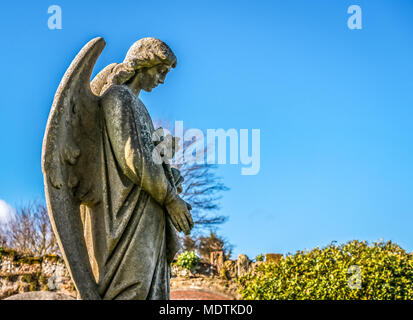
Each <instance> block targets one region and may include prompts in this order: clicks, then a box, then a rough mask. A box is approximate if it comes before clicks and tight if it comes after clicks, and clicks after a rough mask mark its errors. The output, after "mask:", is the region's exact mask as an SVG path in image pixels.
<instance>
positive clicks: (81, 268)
mask: <svg viewBox="0 0 413 320" xmlns="http://www.w3.org/2000/svg"><path fill="white" fill-rule="evenodd" d="M104 47H105V41H104V40H103V38H100V37H99V38H95V39H93V40H91V41H90V42H88V43H87V44H86V45H85V46H84V47H83V48H82V50H81V51H80V52H79V53H78V55H77V56H76V58H75V59H74V60H73V62H72V63H71V65H70V67H69V68H68V70H67V71H66V73H65V75H64V76H63V79H62V80H61V82H60V85H59V88H58V89H57V92H56V94H55V97H54V101H53V105H52V108H51V111H50V115H49V119H48V122H47V127H46V133H45V136H44V141H43V153H42V171H43V175H44V183H45V193H46V201H47V206H48V211H49V216H50V220H51V223H52V227H53V229H54V232H55V234H56V236H57V239H58V242H59V246H60V249H61V252H62V254H63V257H64V259H65V262H66V265H67V266H68V268H69V271H70V273H71V276H72V279H73V280H74V282H75V284H76V287H77V290H78V293H79V295H80V298H82V299H99V296H98V295H97V293H96V292H97V291H96V282H95V280H94V278H93V275H92V271H91V267H90V263H89V258H88V253H87V248H86V244H85V240H84V236H83V225H82V219H81V212H80V205H81V204H86V205H89V206H93V205H95V204H97V203H99V202H100V198H99V192H97V190H98V189H99V185H100V181H99V179H94V176H96V175H95V173H96V172H98V170H99V169H100V166H101V163H102V160H101V149H102V148H101V146H100V144H101V139H100V137H101V121H102V118H101V115H100V114H101V112H99V108H100V107H99V103H98V101H99V98H98V97H97V96H95V95H94V94H93V93H92V92H91V89H90V76H91V73H92V70H93V67H94V65H95V63H96V60H97V58H98V57H99V55H100V53H101V52H102V50H103V48H104Z"/></svg>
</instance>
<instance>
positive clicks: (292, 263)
mask: <svg viewBox="0 0 413 320" xmlns="http://www.w3.org/2000/svg"><path fill="white" fill-rule="evenodd" d="M238 281H239V285H240V293H241V295H242V297H243V298H244V299H247V300H274V299H317V300H318V299H368V300H370V299H374V300H382V299H413V260H412V257H411V256H410V255H409V254H408V253H407V252H406V251H405V250H403V249H402V248H400V247H399V246H398V245H396V244H394V243H392V242H385V243H384V242H375V243H374V244H372V245H369V244H368V243H367V242H360V241H356V240H355V241H351V242H348V243H346V244H343V245H341V246H338V245H335V244H333V243H332V244H330V245H329V246H327V247H325V248H323V249H319V248H318V247H317V248H315V249H313V250H311V251H305V252H304V251H299V252H297V253H296V254H294V255H291V254H290V255H287V256H286V257H285V258H284V259H282V260H281V261H280V262H279V263H277V264H274V263H261V264H260V265H258V266H257V267H256V268H255V270H254V271H253V272H251V273H249V274H246V275H245V276H243V277H241V278H240V279H239V280H238Z"/></svg>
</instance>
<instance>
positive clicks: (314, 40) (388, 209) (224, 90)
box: [0, 0, 413, 257]
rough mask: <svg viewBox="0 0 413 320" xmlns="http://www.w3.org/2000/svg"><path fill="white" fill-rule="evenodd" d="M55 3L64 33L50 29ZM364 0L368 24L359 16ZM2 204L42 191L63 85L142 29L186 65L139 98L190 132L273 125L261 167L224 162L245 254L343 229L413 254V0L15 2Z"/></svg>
mask: <svg viewBox="0 0 413 320" xmlns="http://www.w3.org/2000/svg"><path fill="white" fill-rule="evenodd" d="M52 4H58V5H60V6H61V8H62V11H63V12H62V13H63V29H62V30H49V29H48V28H47V19H48V17H49V15H48V13H47V8H48V7H49V6H50V5H52ZM352 4H358V5H360V6H361V8H362V14H363V16H362V17H363V29H362V30H350V29H348V27H347V18H348V17H349V15H348V14H347V8H348V7H349V6H350V5H352ZM0 27H1V28H0V35H1V37H0V38H1V41H2V48H1V49H2V50H1V53H0V54H1V59H0V67H1V71H2V76H1V77H0V84H1V88H2V90H1V94H0V150H1V157H0V199H2V200H4V201H6V202H7V203H9V204H11V205H13V206H17V205H19V204H22V203H25V202H27V201H29V200H33V199H36V198H38V199H42V198H43V196H44V191H43V178H42V173H41V167H40V156H41V144H42V138H43V134H44V129H45V125H46V121H47V117H48V114H49V111H50V106H51V104H52V100H53V96H54V93H55V91H56V88H57V86H58V84H59V81H60V79H61V77H62V75H63V73H64V72H65V70H66V68H67V67H68V65H69V64H70V62H71V60H72V59H73V57H74V56H75V55H76V53H77V52H78V51H79V50H80V48H81V47H82V46H83V45H84V44H85V43H86V42H87V41H88V40H90V39H91V38H93V37H95V36H103V37H104V38H105V40H106V42H107V46H106V48H105V50H104V52H103V54H102V56H101V57H100V59H99V61H98V64H97V66H96V69H95V72H96V71H97V70H100V69H101V68H103V67H104V66H106V65H107V64H109V63H112V62H120V61H122V59H123V57H124V55H125V53H126V51H127V49H128V48H129V46H130V45H131V44H132V43H133V42H134V41H136V40H138V39H140V38H142V37H145V36H154V37H158V38H160V39H162V40H164V41H165V42H167V43H168V44H169V45H170V46H171V48H172V49H173V50H174V51H175V53H176V55H177V56H178V67H177V68H176V69H175V70H173V71H172V72H171V73H170V74H169V75H168V77H167V79H166V85H164V86H161V87H159V88H157V89H155V90H154V91H153V92H152V93H151V94H143V95H142V99H143V101H144V102H145V104H146V105H147V107H148V109H149V111H150V112H151V114H152V116H153V118H166V119H177V120H183V121H184V123H185V126H186V127H196V128H201V129H204V130H206V129H208V128H224V129H229V128H235V129H243V128H245V129H252V128H256V129H260V130H261V170H260V173H259V174H258V175H256V176H242V175H241V174H240V171H241V170H240V169H241V165H240V166H237V165H232V166H231V165H226V166H220V167H219V169H218V174H219V175H221V176H222V177H223V179H224V182H225V183H226V185H227V186H228V187H230V188H231V190H230V191H229V192H226V193H225V194H224V198H223V199H222V213H223V214H225V215H228V216H229V221H228V222H227V223H226V224H225V225H224V226H222V227H221V229H220V233H221V234H223V235H224V236H226V237H227V238H228V239H229V240H230V241H231V242H232V243H233V244H234V245H235V251H234V253H235V254H239V253H246V254H248V255H249V256H250V257H255V255H257V254H259V253H266V252H276V253H277V252H278V253H287V252H295V251H296V250H301V249H305V248H309V249H310V248H312V247H315V246H317V245H319V246H324V245H326V244H328V243H329V242H331V241H333V240H336V241H338V242H345V241H348V240H351V239H360V240H369V241H374V240H377V239H380V238H383V239H384V240H393V241H395V242H397V243H398V244H400V245H401V246H402V247H404V248H405V249H406V250H409V251H413V233H412V231H411V230H412V228H413V214H412V210H413V196H412V195H413V130H412V128H413V77H412V75H413V44H412V41H413V2H412V1H409V0H404V1H402V0H387V1H384V0H383V1H380V0H370V1H341V0H336V1H330V0H324V1H321V0H315V1H306V0H302V1H294V0H289V1H260V2H255V1H155V2H152V1H151V2H149V1H136V0H134V1H19V2H8V3H7V4H3V5H2V10H1V11H0Z"/></svg>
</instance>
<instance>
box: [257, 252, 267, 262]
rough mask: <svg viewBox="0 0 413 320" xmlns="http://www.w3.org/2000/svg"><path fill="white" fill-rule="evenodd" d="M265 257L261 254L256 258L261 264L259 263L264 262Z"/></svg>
mask: <svg viewBox="0 0 413 320" xmlns="http://www.w3.org/2000/svg"><path fill="white" fill-rule="evenodd" d="M264 258H265V256H264V255H263V254H259V255H257V256H256V257H255V261H256V262H259V261H264Z"/></svg>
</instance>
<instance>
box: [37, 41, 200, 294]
mask: <svg viewBox="0 0 413 320" xmlns="http://www.w3.org/2000/svg"><path fill="white" fill-rule="evenodd" d="M104 46H105V41H104V40H103V39H102V38H95V39H93V40H91V41H90V42H89V43H88V44H86V45H85V46H84V47H83V49H82V50H81V51H80V52H79V54H78V55H77V56H76V58H75V59H74V60H73V62H72V64H71V65H70V67H69V69H68V70H67V71H66V73H65V75H64V77H63V79H62V81H61V83H60V85H59V88H58V90H57V92H56V95H55V98H54V101H53V106H52V109H51V112H50V115H49V120H48V123H47V127H46V133H45V137H44V141H43V153H42V170H43V174H44V182H45V194H46V201H47V205H48V211H49V215H50V220H51V223H52V227H53V229H54V232H55V233H56V236H57V238H58V242H59V246H60V249H61V252H62V254H63V256H64V259H65V262H66V264H67V266H68V269H69V271H70V274H71V276H72V279H73V281H74V283H75V286H76V289H77V291H78V295H79V297H80V298H81V299H96V300H98V299H168V298H169V277H170V271H169V269H170V263H171V261H172V259H173V257H174V255H175V253H176V252H177V250H178V248H179V243H178V239H177V235H176V231H183V232H185V233H186V234H188V233H189V232H190V230H191V228H192V227H193V221H192V218H191V214H190V212H189V210H190V205H189V204H187V203H186V202H185V201H183V200H182V199H181V198H180V196H179V195H178V192H179V190H180V189H181V188H180V187H179V184H180V183H181V182H182V178H181V177H180V174H179V171H178V170H172V169H171V167H170V166H169V162H168V160H170V159H169V158H167V157H161V160H162V161H161V162H158V161H154V159H155V158H154V155H156V154H157V153H156V151H157V148H156V146H157V144H158V143H160V141H153V137H154V136H155V129H154V126H153V123H152V120H151V117H150V115H149V113H148V111H147V109H146V107H145V106H144V104H143V103H142V101H141V100H140V99H139V98H138V96H139V93H140V91H141V90H145V91H148V92H150V91H152V89H153V88H155V87H156V86H157V85H159V84H161V83H163V82H164V80H165V77H166V74H167V73H168V72H169V71H170V69H171V68H174V67H175V66H176V57H175V55H174V53H173V52H172V50H171V49H170V48H169V47H168V46H167V45H166V44H165V43H164V42H162V41H160V40H158V39H155V38H144V39H141V40H139V41H137V42H136V43H135V44H134V45H133V46H132V47H131V48H130V49H129V51H128V53H127V55H126V58H125V60H124V61H123V62H122V63H119V64H117V63H113V64H111V65H109V66H108V67H106V68H104V69H103V70H102V71H101V72H100V73H99V74H98V75H97V76H96V77H95V79H94V80H93V81H92V83H91V84H90V75H91V72H92V69H93V66H94V64H95V62H96V60H97V58H98V56H99V55H100V53H101V51H102V50H103V48H104ZM161 132H162V131H161ZM156 136H159V132H158V130H157V135H156ZM160 138H162V139H160V140H163V139H165V140H167V141H172V142H171V143H174V144H175V143H176V141H175V139H173V138H170V137H169V139H166V138H168V137H160ZM175 147H176V146H175V145H174V146H173V150H175V149H176V148H175ZM171 156H173V154H172V155H171ZM159 157H160V156H159V154H158V158H157V159H158V160H159Z"/></svg>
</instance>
